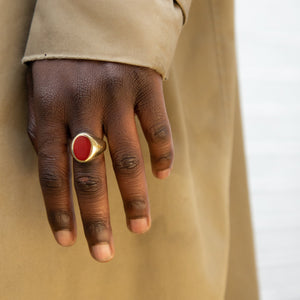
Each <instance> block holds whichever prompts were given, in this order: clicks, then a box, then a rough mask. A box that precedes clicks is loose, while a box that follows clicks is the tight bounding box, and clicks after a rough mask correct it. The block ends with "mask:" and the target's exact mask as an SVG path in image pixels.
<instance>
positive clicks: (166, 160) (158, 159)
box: [151, 151, 174, 164]
mask: <svg viewBox="0 0 300 300" xmlns="http://www.w3.org/2000/svg"><path fill="white" fill-rule="evenodd" d="M173 158H174V153H173V151H170V152H167V153H164V154H161V155H158V156H154V155H152V156H151V160H152V162H154V163H156V164H170V163H171V162H172V161H173Z"/></svg>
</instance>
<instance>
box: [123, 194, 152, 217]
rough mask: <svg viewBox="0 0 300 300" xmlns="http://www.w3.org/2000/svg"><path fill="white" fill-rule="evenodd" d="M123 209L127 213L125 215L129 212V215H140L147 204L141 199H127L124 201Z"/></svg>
mask: <svg viewBox="0 0 300 300" xmlns="http://www.w3.org/2000/svg"><path fill="white" fill-rule="evenodd" d="M124 208H125V210H126V211H127V213H128V212H129V213H131V214H132V213H134V214H135V215H136V214H138V215H141V214H143V213H144V212H145V210H146V209H147V203H146V201H145V200H144V199H142V198H138V199H129V200H126V201H124ZM143 215H144V214H143Z"/></svg>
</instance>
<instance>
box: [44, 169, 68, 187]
mask: <svg viewBox="0 0 300 300" xmlns="http://www.w3.org/2000/svg"><path fill="white" fill-rule="evenodd" d="M40 183H41V186H42V188H44V189H47V190H53V191H58V190H61V189H62V187H63V183H64V179H63V175H62V174H60V173H59V172H57V171H51V170H49V169H45V170H42V171H40Z"/></svg>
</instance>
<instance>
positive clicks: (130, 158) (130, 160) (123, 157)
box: [114, 153, 140, 173]
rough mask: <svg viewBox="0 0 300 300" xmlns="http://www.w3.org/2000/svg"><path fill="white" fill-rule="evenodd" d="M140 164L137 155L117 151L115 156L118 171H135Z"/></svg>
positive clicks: (115, 165) (115, 166)
mask: <svg viewBox="0 0 300 300" xmlns="http://www.w3.org/2000/svg"><path fill="white" fill-rule="evenodd" d="M139 166H140V160H139V159H138V157H137V156H135V155H130V154H129V155H128V154H123V153H117V154H116V155H115V157H114V168H115V170H117V171H118V172H124V173H133V172H136V171H137V170H138V168H139Z"/></svg>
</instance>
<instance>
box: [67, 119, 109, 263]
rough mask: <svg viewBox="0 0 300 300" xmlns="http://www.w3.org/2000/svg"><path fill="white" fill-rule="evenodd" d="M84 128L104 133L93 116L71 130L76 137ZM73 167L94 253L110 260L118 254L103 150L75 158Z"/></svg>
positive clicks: (78, 196) (97, 134)
mask: <svg viewBox="0 0 300 300" xmlns="http://www.w3.org/2000/svg"><path fill="white" fill-rule="evenodd" d="M74 123H75V122H74ZM81 124H82V125H81ZM83 124H84V125H83ZM84 128H88V129H84ZM83 131H84V132H87V133H89V134H90V135H92V136H94V137H98V138H102V136H103V134H102V130H101V124H99V121H97V120H95V121H94V120H93V119H91V118H89V119H88V120H86V121H85V122H82V123H81V122H79V123H78V122H76V125H75V124H74V127H73V129H72V130H71V133H72V136H73V137H74V136H76V135H77V134H78V133H80V132H83ZM73 169H74V183H75V189H76V193H77V198H78V203H79V207H80V212H81V218H82V222H83V226H84V232H85V236H86V239H87V242H88V244H89V248H90V252H91V255H92V256H93V257H94V258H95V259H96V260H98V261H100V262H106V261H109V260H111V259H112V258H113V255H114V246H113V239H112V230H111V224H110V217H109V204H108V196H107V183H106V172H105V160H104V155H103V154H100V155H99V156H97V157H96V158H94V159H93V160H92V161H90V162H86V163H79V162H77V161H76V160H75V159H74V160H73Z"/></svg>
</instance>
